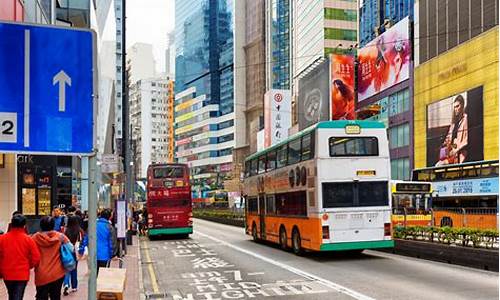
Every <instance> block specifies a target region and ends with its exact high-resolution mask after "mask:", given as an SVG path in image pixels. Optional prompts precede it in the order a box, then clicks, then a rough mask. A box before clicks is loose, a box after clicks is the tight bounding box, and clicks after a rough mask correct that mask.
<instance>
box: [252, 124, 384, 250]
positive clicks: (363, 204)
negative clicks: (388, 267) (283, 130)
mask: <svg viewBox="0 0 500 300" xmlns="http://www.w3.org/2000/svg"><path fill="white" fill-rule="evenodd" d="M244 195H245V197H246V233H247V234H250V235H252V237H253V239H254V240H266V241H271V242H275V243H278V244H280V246H281V247H282V248H283V249H288V248H291V249H292V250H293V251H294V252H295V253H296V254H300V253H302V251H303V250H311V251H342V250H355V251H362V250H364V249H373V248H387V247H393V246H394V242H393V240H392V236H391V201H390V162H389V146H388V141H387V133H386V129H385V127H384V125H383V124H382V123H378V122H372V121H330V122H320V123H317V124H315V125H313V126H311V127H309V128H307V129H305V130H303V131H301V132H299V133H297V134H295V135H293V136H291V137H289V138H288V139H286V140H285V141H283V142H281V143H279V144H276V145H274V146H272V147H270V148H268V149H265V150H263V151H260V152H257V153H255V154H253V155H251V156H249V157H248V158H247V159H246V160H245V179H244Z"/></svg>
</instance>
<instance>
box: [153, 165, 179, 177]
mask: <svg viewBox="0 0 500 300" xmlns="http://www.w3.org/2000/svg"><path fill="white" fill-rule="evenodd" d="M153 177H154V178H155V179H160V178H183V177H184V168H183V167H174V166H168V167H158V168H154V169H153Z"/></svg>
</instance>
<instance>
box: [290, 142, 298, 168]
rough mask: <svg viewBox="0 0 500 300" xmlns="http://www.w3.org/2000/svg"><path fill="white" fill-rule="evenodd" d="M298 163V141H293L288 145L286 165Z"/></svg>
mask: <svg viewBox="0 0 500 300" xmlns="http://www.w3.org/2000/svg"><path fill="white" fill-rule="evenodd" d="M299 161H300V139H295V140H293V141H291V142H290V144H289V145H288V164H289V165H292V164H294V163H298V162H299Z"/></svg>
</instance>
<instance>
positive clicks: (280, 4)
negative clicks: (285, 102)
mask: <svg viewBox="0 0 500 300" xmlns="http://www.w3.org/2000/svg"><path fill="white" fill-rule="evenodd" d="M270 13H271V22H270V24H269V25H270V31H271V32H270V35H271V37H270V39H271V41H270V42H271V44H270V47H271V49H270V52H271V86H272V88H273V89H285V90H286V89H289V88H290V1H289V0H272V4H271V12H270Z"/></svg>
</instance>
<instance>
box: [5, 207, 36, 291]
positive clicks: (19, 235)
mask: <svg viewBox="0 0 500 300" xmlns="http://www.w3.org/2000/svg"><path fill="white" fill-rule="evenodd" d="M25 227H26V217H25V216H23V215H22V214H20V213H18V214H14V216H13V217H12V221H11V223H10V229H9V231H8V232H7V233H6V234H4V235H2V236H1V237H0V274H2V276H3V280H4V283H5V286H6V287H7V290H8V292H9V300H22V299H23V297H24V290H25V288H26V284H27V283H28V281H29V279H30V269H32V268H34V267H37V266H38V264H39V263H40V252H39V251H38V247H37V246H36V244H35V242H34V241H33V240H32V239H31V237H29V236H28V235H27V234H26V228H25Z"/></svg>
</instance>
